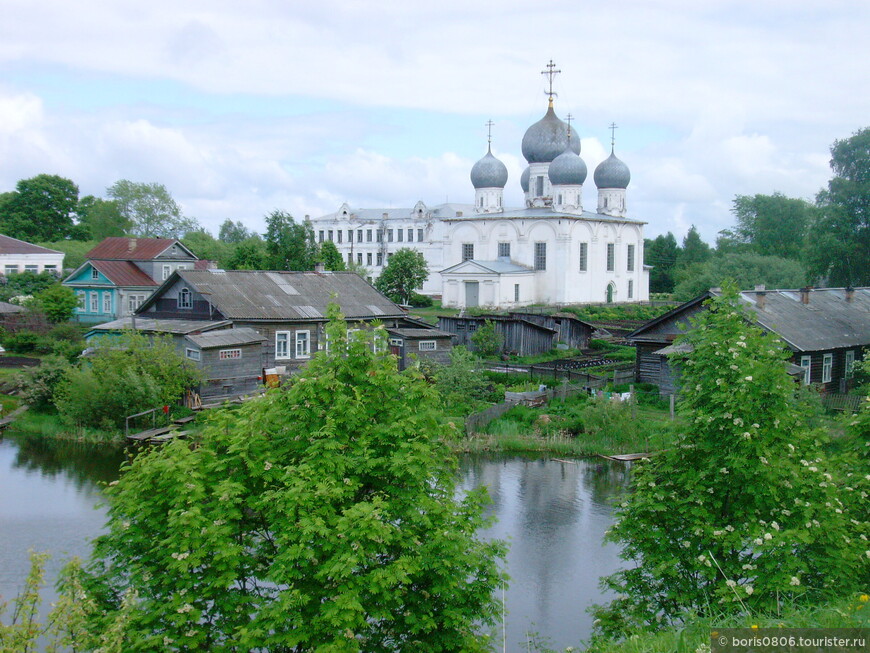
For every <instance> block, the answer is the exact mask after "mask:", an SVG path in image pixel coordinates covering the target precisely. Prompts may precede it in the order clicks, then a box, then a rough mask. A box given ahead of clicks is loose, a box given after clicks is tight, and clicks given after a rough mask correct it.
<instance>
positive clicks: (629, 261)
mask: <svg viewBox="0 0 870 653" xmlns="http://www.w3.org/2000/svg"><path fill="white" fill-rule="evenodd" d="M625 255H626V257H627V258H626V261H625V269H626V270H628V271H629V272H634V245H629V246H628V247H627V248H626V253H625Z"/></svg>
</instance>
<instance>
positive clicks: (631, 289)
mask: <svg viewBox="0 0 870 653" xmlns="http://www.w3.org/2000/svg"><path fill="white" fill-rule="evenodd" d="M632 297H634V279H629V280H628V298H629V299H631V298H632Z"/></svg>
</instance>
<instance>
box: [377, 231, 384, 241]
mask: <svg viewBox="0 0 870 653" xmlns="http://www.w3.org/2000/svg"><path fill="white" fill-rule="evenodd" d="M375 240H376V241H378V242H379V243H382V242H384V230H383V229H378V230H377V231H375Z"/></svg>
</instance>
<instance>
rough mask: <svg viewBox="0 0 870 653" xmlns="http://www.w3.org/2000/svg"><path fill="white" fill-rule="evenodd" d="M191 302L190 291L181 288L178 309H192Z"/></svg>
mask: <svg viewBox="0 0 870 653" xmlns="http://www.w3.org/2000/svg"><path fill="white" fill-rule="evenodd" d="M192 307H193V300H192V298H191V296H190V291H189V290H188V289H187V288H182V289H181V292H179V293H178V308H192Z"/></svg>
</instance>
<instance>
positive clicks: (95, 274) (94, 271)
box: [7, 266, 166, 279]
mask: <svg viewBox="0 0 870 653" xmlns="http://www.w3.org/2000/svg"><path fill="white" fill-rule="evenodd" d="M7 267H8V266H7ZM15 271H16V272H18V268H17V267H16V268H15ZM7 274H8V272H7ZM99 278H100V271H99V270H98V269H97V268H91V279H99ZM163 278H164V279H165V278H166V277H163Z"/></svg>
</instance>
